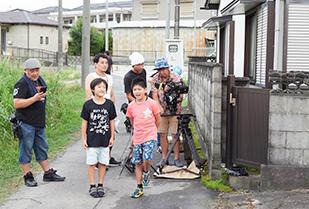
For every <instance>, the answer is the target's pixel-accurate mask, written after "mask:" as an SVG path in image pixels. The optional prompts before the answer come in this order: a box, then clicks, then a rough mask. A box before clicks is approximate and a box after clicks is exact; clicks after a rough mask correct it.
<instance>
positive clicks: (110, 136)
mask: <svg viewBox="0 0 309 209" xmlns="http://www.w3.org/2000/svg"><path fill="white" fill-rule="evenodd" d="M90 89H91V91H92V94H93V95H94V98H93V99H90V100H87V101H86V102H85V103H84V106H83V110H82V113H81V117H82V118H83V122H82V144H83V147H84V149H85V150H86V151H87V165H88V175H89V181H90V189H89V194H90V195H91V196H92V197H103V195H104V190H103V182H104V177H105V173H106V165H107V164H108V163H109V147H111V146H113V144H114V132H115V122H114V119H115V118H116V117H117V115H116V110H115V106H114V103H113V102H112V101H111V100H109V99H105V98H104V97H103V96H104V95H105V93H106V91H107V89H108V85H107V82H106V81H105V80H104V79H102V78H95V79H93V80H92V82H91V83H90ZM86 134H87V139H86ZM97 163H99V171H98V175H99V176H98V179H99V180H98V186H97V187H96V186H95V165H96V164H97Z"/></svg>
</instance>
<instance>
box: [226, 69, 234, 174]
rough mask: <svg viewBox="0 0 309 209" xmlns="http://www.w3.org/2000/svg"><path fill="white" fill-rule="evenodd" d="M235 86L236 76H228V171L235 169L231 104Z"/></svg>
mask: <svg viewBox="0 0 309 209" xmlns="http://www.w3.org/2000/svg"><path fill="white" fill-rule="evenodd" d="M233 86H235V75H228V76H227V94H226V96H227V98H226V157H225V167H226V168H228V169H232V168H233V163H232V149H233V147H232V140H233V107H232V104H231V103H230V94H231V93H232V87H233Z"/></svg>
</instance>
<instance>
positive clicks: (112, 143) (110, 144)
mask: <svg viewBox="0 0 309 209" xmlns="http://www.w3.org/2000/svg"><path fill="white" fill-rule="evenodd" d="M113 145H114V137H112V138H110V139H109V144H108V147H112V146H113Z"/></svg>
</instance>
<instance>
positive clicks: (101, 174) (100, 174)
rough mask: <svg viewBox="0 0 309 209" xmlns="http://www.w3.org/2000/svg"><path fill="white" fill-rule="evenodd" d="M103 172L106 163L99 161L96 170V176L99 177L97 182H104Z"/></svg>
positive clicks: (104, 171)
mask: <svg viewBox="0 0 309 209" xmlns="http://www.w3.org/2000/svg"><path fill="white" fill-rule="evenodd" d="M105 174H106V165H103V164H101V163H99V171H98V175H99V176H98V178H99V181H98V183H99V184H103V182H104V178H105Z"/></svg>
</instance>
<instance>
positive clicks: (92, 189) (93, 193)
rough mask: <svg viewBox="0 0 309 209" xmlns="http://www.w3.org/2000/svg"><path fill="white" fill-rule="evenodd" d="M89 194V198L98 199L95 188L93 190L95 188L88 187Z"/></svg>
mask: <svg viewBox="0 0 309 209" xmlns="http://www.w3.org/2000/svg"><path fill="white" fill-rule="evenodd" d="M89 194H90V196H91V197H99V194H98V191H97V188H95V187H90V189H89Z"/></svg>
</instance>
